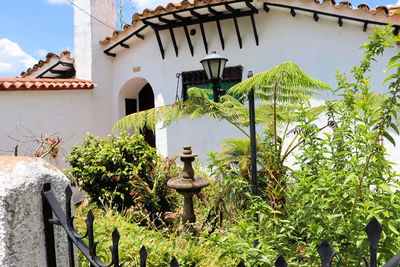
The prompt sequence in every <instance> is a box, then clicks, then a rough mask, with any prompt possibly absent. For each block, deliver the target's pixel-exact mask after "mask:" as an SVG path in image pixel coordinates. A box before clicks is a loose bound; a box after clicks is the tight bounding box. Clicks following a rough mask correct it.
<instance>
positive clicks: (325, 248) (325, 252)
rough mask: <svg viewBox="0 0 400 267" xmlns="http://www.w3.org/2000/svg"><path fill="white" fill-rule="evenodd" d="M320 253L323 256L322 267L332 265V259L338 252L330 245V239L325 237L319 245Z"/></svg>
mask: <svg viewBox="0 0 400 267" xmlns="http://www.w3.org/2000/svg"><path fill="white" fill-rule="evenodd" d="M318 254H319V257H320V258H321V266H322V267H331V266H332V260H333V258H334V257H335V256H336V254H337V252H334V251H333V250H332V248H331V246H330V245H329V243H328V241H327V240H326V239H324V240H323V241H322V243H321V245H319V247H318Z"/></svg>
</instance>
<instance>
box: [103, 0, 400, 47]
mask: <svg viewBox="0 0 400 267" xmlns="http://www.w3.org/2000/svg"><path fill="white" fill-rule="evenodd" d="M259 1H260V2H264V1H266V0H259ZM310 1H313V2H314V3H315V4H316V5H319V4H326V3H330V4H331V5H332V6H333V7H335V8H337V9H353V5H352V4H351V2H350V1H341V2H339V4H336V2H335V0H310ZM218 2H230V0H190V1H189V0H183V1H182V2H180V3H169V4H168V5H166V6H158V7H156V8H154V9H148V8H147V9H145V10H143V12H141V13H135V14H133V16H132V24H130V25H129V24H126V25H125V26H124V29H123V30H122V31H114V32H113V34H112V36H109V37H106V38H105V39H104V41H102V42H101V43H102V44H103V45H108V44H110V42H111V41H113V40H116V39H117V38H118V37H119V36H120V35H121V34H124V33H126V32H127V31H128V30H129V29H132V28H135V27H136V25H137V24H138V22H140V20H141V19H143V18H146V17H150V16H155V15H158V14H161V13H168V12H172V11H176V10H182V9H189V8H191V7H195V6H200V5H208V4H213V3H218ZM302 2H304V1H299V3H300V4H301V3H302ZM392 9H395V10H396V9H398V7H396V6H392V7H386V6H378V7H376V8H375V9H370V8H369V6H368V5H367V4H360V5H358V7H357V9H355V10H360V11H363V10H365V11H367V12H368V13H369V14H370V15H371V16H374V15H377V14H378V15H379V13H384V14H386V15H387V16H393V14H392V13H393V12H391V10H392Z"/></svg>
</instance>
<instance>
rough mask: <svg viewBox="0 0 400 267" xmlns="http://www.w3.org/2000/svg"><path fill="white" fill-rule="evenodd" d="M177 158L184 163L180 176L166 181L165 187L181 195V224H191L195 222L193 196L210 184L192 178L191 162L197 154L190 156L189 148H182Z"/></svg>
mask: <svg viewBox="0 0 400 267" xmlns="http://www.w3.org/2000/svg"><path fill="white" fill-rule="evenodd" d="M178 156H179V157H180V158H181V161H182V162H183V163H184V165H183V171H182V175H181V176H179V177H175V178H172V179H170V180H168V182H167V186H168V187H170V188H173V189H175V190H176V191H177V192H178V193H179V194H181V195H183V197H184V202H183V214H182V223H183V224H188V223H190V224H192V223H194V222H195V221H196V215H195V214H194V209H193V196H194V195H195V194H197V193H199V192H200V190H201V189H202V188H203V187H206V186H208V185H209V184H210V182H209V181H208V180H207V179H206V178H199V177H194V170H193V167H192V162H193V161H194V158H195V157H197V154H192V147H191V146H184V147H183V153H182V154H180V155H178Z"/></svg>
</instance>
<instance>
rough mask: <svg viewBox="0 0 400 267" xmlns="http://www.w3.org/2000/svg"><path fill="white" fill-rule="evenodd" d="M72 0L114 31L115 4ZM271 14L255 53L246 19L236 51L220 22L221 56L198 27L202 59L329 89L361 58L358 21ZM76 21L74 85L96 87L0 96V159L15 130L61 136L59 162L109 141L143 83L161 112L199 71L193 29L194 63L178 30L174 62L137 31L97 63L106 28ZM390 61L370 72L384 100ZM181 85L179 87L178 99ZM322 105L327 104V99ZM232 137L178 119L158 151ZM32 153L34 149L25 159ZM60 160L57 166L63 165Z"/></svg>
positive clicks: (259, 22)
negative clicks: (86, 144)
mask: <svg viewBox="0 0 400 267" xmlns="http://www.w3.org/2000/svg"><path fill="white" fill-rule="evenodd" d="M75 1H76V4H77V5H78V6H80V7H82V8H84V9H85V10H86V11H87V12H89V13H91V14H92V15H93V16H95V17H97V18H99V19H101V20H102V21H104V22H105V23H106V24H107V25H110V26H111V27H115V3H114V1H113V0H92V1H90V0H75ZM270 8H271V11H270V12H269V13H266V12H265V11H263V10H262V9H261V10H259V13H258V14H256V15H255V20H256V26H257V31H258V35H259V46H257V45H256V43H255V39H254V35H253V30H252V27H251V21H250V18H249V17H243V18H238V22H239V28H240V30H241V35H242V41H243V48H242V49H240V48H239V44H238V41H237V36H236V32H235V28H234V23H233V20H224V21H221V26H222V31H223V35H224V39H225V50H222V48H221V44H220V40H219V36H218V32H217V28H216V23H215V22H209V23H205V24H204V26H205V32H206V35H207V41H208V46H209V52H211V51H214V50H215V51H217V53H219V54H221V55H223V56H225V57H227V58H228V59H229V62H228V64H227V65H228V66H236V65H242V66H243V67H244V70H243V79H245V78H246V76H247V72H248V71H249V70H252V71H253V73H257V72H261V71H265V70H268V69H269V68H271V67H273V66H276V65H278V64H280V63H282V62H284V61H288V60H290V61H293V62H295V63H296V64H298V65H299V66H300V67H301V68H302V69H303V70H304V71H306V72H307V73H308V74H309V75H311V76H312V77H315V78H317V79H320V80H322V81H325V82H327V83H329V84H330V85H331V86H332V87H335V86H336V80H335V74H336V70H337V69H339V70H340V71H342V72H348V71H349V70H350V69H351V68H352V66H354V65H355V64H358V62H359V60H360V59H361V58H362V53H361V51H360V50H359V47H360V46H361V45H362V44H363V43H365V42H366V41H367V40H368V36H369V33H368V32H363V31H362V28H363V25H362V24H361V23H353V22H350V21H348V20H343V27H339V26H338V23H337V19H333V18H327V17H324V16H320V18H319V21H318V22H315V21H314V19H313V17H312V14H311V13H308V14H303V13H301V12H296V13H297V15H296V17H292V16H291V15H290V10H288V9H276V8H272V7H270ZM74 19H75V65H76V70H77V74H76V78H77V79H89V80H91V81H93V82H94V83H96V84H97V85H98V86H97V87H96V88H95V89H93V90H81V91H41V92H39V91H30V92H23V91H22V92H0V111H1V112H0V120H1V122H2V127H0V150H2V152H0V154H7V155H9V154H11V153H12V152H7V151H12V150H13V147H14V145H15V144H16V142H15V141H14V140H12V139H10V138H9V137H8V136H12V137H16V138H19V137H21V136H23V135H26V132H25V131H24V130H21V128H20V127H19V128H18V129H16V128H17V127H18V125H22V126H23V127H25V128H27V129H29V130H32V131H33V132H34V133H36V134H38V135H40V134H42V133H54V132H59V133H60V134H59V136H60V137H63V138H64V139H65V143H64V146H63V147H64V150H63V153H62V154H65V153H66V152H68V151H69V150H70V149H71V147H72V145H73V144H75V143H79V144H81V143H82V140H83V138H84V137H85V136H86V132H91V133H92V134H94V135H100V136H103V135H107V134H110V133H111V129H112V127H113V125H114V124H115V123H116V122H117V120H118V119H120V118H121V117H122V116H123V115H124V112H125V106H124V105H125V103H124V98H126V97H129V98H133V97H135V96H137V94H138V92H139V90H140V89H141V87H142V86H143V84H145V83H146V82H149V83H150V85H151V86H152V88H153V91H154V96H155V105H156V106H162V105H167V104H171V103H173V102H174V101H175V93H176V87H177V78H176V76H175V75H176V73H181V72H182V71H190V70H199V69H202V66H201V64H200V63H199V62H200V60H201V59H202V58H204V57H205V56H206V52H205V49H204V46H203V40H202V38H201V32H200V28H199V26H198V25H194V26H189V27H188V28H189V30H190V29H193V28H194V29H196V30H197V33H196V35H195V36H191V40H192V44H193V47H194V56H193V57H192V56H191V54H190V51H189V47H188V44H187V41H186V37H185V35H184V31H183V29H182V28H176V29H174V32H175V36H176V40H177V44H178V47H179V56H178V57H176V56H175V52H174V49H173V45H172V41H171V37H170V34H169V32H168V31H167V30H166V31H161V32H160V34H161V39H162V42H163V46H164V50H165V60H163V59H162V58H161V54H160V51H159V47H158V44H157V40H156V37H155V34H154V32H153V31H152V30H151V28H150V27H148V28H147V29H146V30H145V31H144V32H142V33H141V34H143V35H144V37H145V40H141V39H139V38H132V39H130V43H129V42H128V43H127V44H128V45H129V46H130V48H129V49H126V48H121V47H120V48H118V49H116V50H117V51H114V50H113V51H112V52H117V56H116V57H115V58H113V57H110V56H107V55H105V54H104V52H103V50H105V49H106V48H107V47H106V46H102V45H100V44H99V41H100V40H104V37H105V36H110V35H111V34H112V29H111V28H109V27H107V26H105V25H103V24H100V23H99V22H97V21H94V20H91V19H90V17H89V16H88V15H87V14H84V13H82V12H81V11H79V10H75V14H74ZM367 19H368V18H367ZM138 27H140V25H138V26H137V28H138ZM394 53H395V51H394V50H393V51H388V53H386V55H385V57H384V58H383V59H382V60H380V62H379V63H378V64H376V67H375V68H374V70H375V71H374V74H373V78H374V79H375V80H374V82H375V84H376V86H375V88H376V91H377V92H383V90H382V89H381V87H380V86H381V84H382V81H383V79H384V75H383V73H382V70H383V68H384V66H385V64H386V62H387V60H388V59H389V58H390V56H391V55H393V54H394ZM137 67H140V71H137V70H138V69H139V68H137ZM133 68H135V69H136V72H134V71H133ZM181 87H182V85H181V83H180V84H179V92H178V93H179V95H180V94H181ZM323 98H324V99H327V98H328V96H327V95H326V94H325V95H324V96H323ZM233 136H242V134H241V133H240V132H239V131H238V130H236V129H235V128H233V127H231V126H229V125H227V124H226V123H221V122H219V121H216V120H211V119H200V120H195V121H180V122H178V123H173V124H172V125H171V126H169V127H168V128H167V129H158V130H157V132H156V143H157V148H158V150H159V152H160V153H161V154H163V155H173V154H177V153H180V152H181V150H182V146H183V145H192V147H193V151H194V152H195V153H198V154H199V155H200V156H201V157H200V158H202V159H205V158H206V157H205V156H204V154H205V153H207V152H208V151H210V150H219V144H220V142H221V141H223V140H224V139H225V138H227V137H233ZM34 149H35V146H34V145H32V146H31V150H30V151H33V150H34ZM4 151H6V152H4ZM398 152H400V151H395V150H393V151H392V154H399V155H400V153H398ZM21 155H24V152H22V153H21ZM28 155H29V154H28ZM62 156H64V155H62ZM60 161H61V166H65V165H63V161H62V160H60Z"/></svg>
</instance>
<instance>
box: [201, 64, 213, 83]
mask: <svg viewBox="0 0 400 267" xmlns="http://www.w3.org/2000/svg"><path fill="white" fill-rule="evenodd" d="M201 64H203V69H204V71H205V72H206V75H207V78H208V79H209V80H211V74H210V66H209V65H208V61H207V60H204V61H202V62H201Z"/></svg>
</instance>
